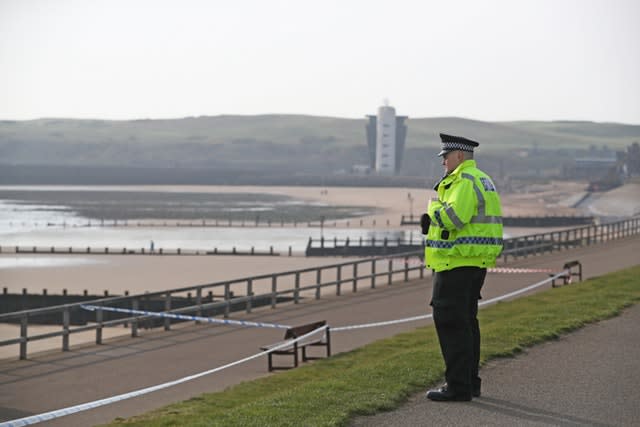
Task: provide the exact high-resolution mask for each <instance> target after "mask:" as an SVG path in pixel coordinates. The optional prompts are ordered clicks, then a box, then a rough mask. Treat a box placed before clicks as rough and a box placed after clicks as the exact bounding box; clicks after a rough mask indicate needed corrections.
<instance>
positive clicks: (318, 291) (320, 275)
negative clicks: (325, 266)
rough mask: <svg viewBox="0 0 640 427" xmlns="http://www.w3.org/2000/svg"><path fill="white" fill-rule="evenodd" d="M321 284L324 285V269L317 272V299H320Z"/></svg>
mask: <svg viewBox="0 0 640 427" xmlns="http://www.w3.org/2000/svg"><path fill="white" fill-rule="evenodd" d="M320 283H322V269H321V268H318V269H317V270H316V299H320Z"/></svg>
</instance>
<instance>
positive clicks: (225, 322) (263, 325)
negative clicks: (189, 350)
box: [80, 305, 291, 329]
mask: <svg viewBox="0 0 640 427" xmlns="http://www.w3.org/2000/svg"><path fill="white" fill-rule="evenodd" d="M80 307H82V308H83V309H85V310H89V311H96V310H103V311H114V312H116V313H127V314H140V315H143V316H155V317H165V318H170V319H180V320H195V321H197V322H205V323H220V324H223V325H234V326H244V327H253V328H276V329H289V328H290V327H291V326H288V325H279V324H276V323H263V322H249V321H246V320H229V319H216V318H215V317H201V316H187V315H185V314H174V313H158V312H155V311H146V310H133V309H130V308H118V307H107V306H99V305H81V306H80Z"/></svg>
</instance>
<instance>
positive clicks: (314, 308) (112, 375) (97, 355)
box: [0, 237, 640, 426]
mask: <svg viewBox="0 0 640 427" xmlns="http://www.w3.org/2000/svg"><path fill="white" fill-rule="evenodd" d="M638 251H640V237H635V238H628V239H625V240H621V241H616V242H612V243H608V244H601V245H597V246H592V247H588V248H580V249H575V250H571V251H566V252H561V253H557V254H553V255H545V256H539V257H533V258H528V259H525V260H520V261H518V262H515V263H510V264H509V266H513V267H531V268H554V269H557V270H559V269H560V267H561V266H562V264H563V263H565V262H567V261H571V260H574V259H578V260H580V261H581V262H582V263H583V267H584V269H583V273H584V275H585V278H588V277H593V276H595V275H601V274H605V273H608V272H611V271H616V270H619V269H621V268H625V267H629V266H632V265H636V264H637V263H638V256H637V253H638ZM546 277H547V275H546V274H544V273H538V274H519V275H509V274H490V275H489V276H488V277H487V281H486V284H485V289H484V290H483V295H484V297H485V298H490V297H494V296H498V295H502V294H504V293H506V292H508V291H511V290H515V289H519V288H522V287H524V286H526V285H529V284H532V283H534V282H537V281H540V280H542V279H544V278H546ZM430 292H431V285H430V279H429V278H427V279H426V280H423V281H419V280H416V281H412V282H409V283H405V284H397V285H393V286H382V287H379V288H377V289H375V290H366V291H365V290H362V291H359V292H358V293H357V294H346V295H343V296H341V297H326V298H323V299H322V300H320V301H307V302H303V303H301V304H298V305H291V306H289V307H283V308H278V309H277V310H270V309H261V310H256V311H254V312H253V313H252V314H251V315H246V316H243V318H245V319H248V320H253V319H259V320H262V321H266V322H278V323H285V324H300V323H306V322H309V321H312V320H320V319H325V320H327V321H328V322H329V324H330V325H331V326H342V325H350V324H358V323H368V322H374V321H383V320H392V319H398V318H404V317H411V316H416V315H420V314H424V313H425V312H426V311H427V310H428V304H427V301H428V296H429V294H430ZM423 324H425V322H418V323H407V324H401V325H395V326H389V327H384V328H371V329H362V330H358V331H352V332H341V333H334V334H332V346H333V350H334V351H335V352H343V351H348V350H351V349H354V348H357V347H360V346H362V345H364V344H367V343H370V342H372V341H374V340H377V339H380V338H385V337H389V336H393V335H395V334H397V333H398V332H401V331H404V330H411V329H413V328H414V327H416V326H419V325H423ZM281 334H282V332H281V331H276V330H265V329H253V328H252V329H237V328H230V327H224V326H211V325H200V326H193V325H184V324H183V325H182V326H181V327H176V328H174V329H173V330H171V331H169V332H164V331H154V332H147V331H143V335H142V337H140V338H137V339H119V340H116V341H111V342H108V343H106V344H105V345H102V346H87V347H83V348H74V347H72V351H70V352H65V353H62V352H54V353H51V354H45V355H40V356H34V357H32V358H30V359H29V360H26V361H11V360H9V361H7V360H5V361H0V421H2V420H9V419H13V418H16V417H20V416H27V415H31V414H37V413H41V412H46V411H51V410H55V409H59V408H63V407H66V406H71V405H75V404H79V403H84V402H89V401H92V400H96V399H101V398H105V397H109V396H113V395H116V394H120V393H125V392H129V391H132V390H137V389H140V388H143V387H148V386H152V385H156V384H160V383H163V382H167V381H171V380H175V379H178V378H182V377H184V376H187V375H192V374H195V373H198V372H202V371H206V370H209V369H212V368H214V367H217V366H221V365H224V364H227V363H230V362H233V361H236V360H240V359H242V358H244V357H247V356H249V355H251V354H255V353H256V352H257V350H258V347H259V346H260V345H262V344H269V343H272V342H276V341H278V340H280V338H281ZM72 344H73V342H72ZM265 375H267V372H266V360H265V359H264V358H260V359H257V360H254V361H251V362H249V363H246V364H243V365H240V366H236V367H234V368H231V369H227V370H224V371H222V372H219V373H217V374H214V375H211V376H207V377H203V378H200V379H197V380H194V381H191V382H188V383H184V384H181V385H177V386H175V387H171V388H168V389H165V390H160V391H157V392H154V393H151V394H148V395H145V396H141V397H137V398H134V399H130V400H126V401H122V402H118V403H115V404H112V405H107V406H103V407H100V408H96V409H93V410H89V411H85V412H82V413H79V414H75V415H71V416H67V417H63V418H60V419H58V420H55V421H51V422H48V423H44V424H43V425H47V426H87V425H92V424H98V423H105V422H108V421H111V420H113V419H114V418H116V417H129V416H132V415H136V414H140V413H144V412H146V411H149V410H151V409H154V408H158V407H160V406H163V405H166V404H169V403H173V402H176V401H181V400H185V399H188V398H190V397H193V396H197V395H199V394H201V393H203V392H212V391H219V390H223V389H225V388H226V387H228V386H230V385H233V384H237V383H239V382H241V381H246V380H251V379H255V378H257V377H261V376H265ZM487 390H489V389H487Z"/></svg>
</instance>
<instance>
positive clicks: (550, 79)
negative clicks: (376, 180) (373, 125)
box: [0, 0, 640, 124]
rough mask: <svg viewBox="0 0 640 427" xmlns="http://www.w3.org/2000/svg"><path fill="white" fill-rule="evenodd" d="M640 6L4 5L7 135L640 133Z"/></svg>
mask: <svg viewBox="0 0 640 427" xmlns="http://www.w3.org/2000/svg"><path fill="white" fill-rule="evenodd" d="M639 45H640V1H638V0H526V1H517V0H503V1H500V0H477V1H471V0H470V1H444V0H434V1H431V0H416V1H409V0H406V1H405V0H386V1H378V0H362V1H360V0H339V1H338V0H336V1H334V0H321V1H305V0H291V1H289V0H219V1H218V0H209V1H205V0H203V1H196V0H176V1H162V0H149V1H146V0H128V1H120V0H106V1H102V0H77V1H76V0H41V1H35V0H0V119H19V120H23V119H34V118H41V117H68V118H104V119H135V118H178V117H185V116H200V115H218V114H269V113H283V114H310V115H322V116H332V117H348V118H361V117H363V116H364V115H365V114H370V113H374V112H375V111H376V108H377V107H378V106H379V105H381V104H382V103H383V100H384V99H385V98H386V99H388V100H389V102H390V104H391V105H393V106H395V107H396V110H397V113H398V114H402V115H408V116H410V117H414V118H417V117H436V116H459V117H466V118H471V119H478V120H487V121H504V120H592V121H599V122H604V121H612V122H622V123H631V124H640V48H639V47H638V46H639Z"/></svg>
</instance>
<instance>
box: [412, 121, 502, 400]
mask: <svg viewBox="0 0 640 427" xmlns="http://www.w3.org/2000/svg"><path fill="white" fill-rule="evenodd" d="M440 138H441V140H442V145H441V148H442V149H441V151H440V153H438V156H440V157H442V164H443V166H444V168H445V175H444V176H443V177H442V178H441V179H440V181H438V183H437V184H436V185H435V187H434V190H436V191H437V197H436V198H433V199H431V200H430V202H429V206H428V208H427V212H426V213H425V214H423V215H422V217H421V221H420V222H421V227H422V233H423V234H426V245H425V264H426V266H427V267H428V268H431V269H432V270H433V295H432V298H431V306H432V307H433V320H434V323H435V326H436V331H437V334H438V340H439V341H440V349H441V351H442V356H443V358H444V362H445V366H446V371H445V379H446V384H445V385H444V386H442V387H440V388H437V389H433V390H429V391H428V392H427V395H426V396H427V398H429V399H431V400H435V401H468V400H471V398H472V397H478V396H480V384H481V380H480V377H479V376H478V365H479V361H480V328H479V324H478V319H477V314H478V299H480V298H481V297H480V290H481V289H482V285H483V283H484V279H485V276H486V274H487V268H488V267H493V266H495V264H496V258H497V257H498V256H499V255H500V252H501V251H502V208H501V204H500V196H499V195H498V192H497V191H496V187H495V185H494V184H493V181H492V180H491V178H490V177H489V176H488V175H487V174H486V173H484V172H483V171H481V170H480V169H478V168H477V167H476V162H475V160H473V150H474V148H476V147H478V146H479V144H478V143H477V142H475V141H472V140H470V139H467V138H463V137H459V136H453V135H446V134H442V133H441V134H440Z"/></svg>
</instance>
